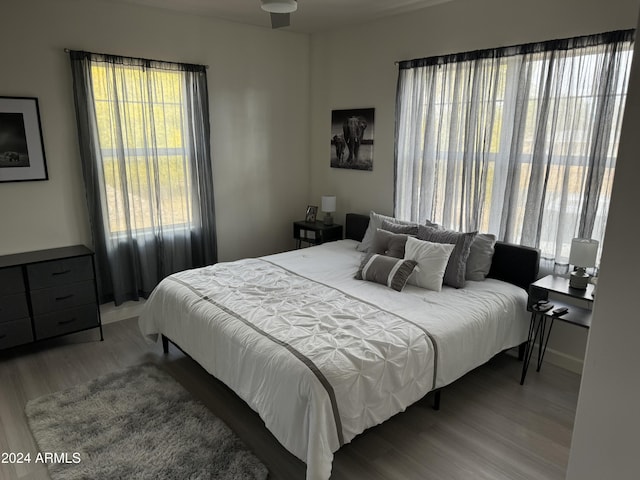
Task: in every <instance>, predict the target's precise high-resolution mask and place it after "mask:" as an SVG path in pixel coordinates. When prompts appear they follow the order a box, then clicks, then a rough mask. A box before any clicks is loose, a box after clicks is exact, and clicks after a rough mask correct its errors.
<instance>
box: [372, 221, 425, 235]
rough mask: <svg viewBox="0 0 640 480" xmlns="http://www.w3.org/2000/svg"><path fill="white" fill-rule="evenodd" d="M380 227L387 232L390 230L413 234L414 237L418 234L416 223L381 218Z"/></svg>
mask: <svg viewBox="0 0 640 480" xmlns="http://www.w3.org/2000/svg"><path fill="white" fill-rule="evenodd" d="M380 228H381V229H382V230H386V231H387V232H392V233H402V234H405V235H413V236H414V237H415V236H416V235H418V224H417V223H410V224H404V223H396V222H390V221H389V220H383V221H382V225H381V226H380Z"/></svg>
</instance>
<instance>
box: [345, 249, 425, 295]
mask: <svg viewBox="0 0 640 480" xmlns="http://www.w3.org/2000/svg"><path fill="white" fill-rule="evenodd" d="M416 265H417V263H416V262H415V261H414V260H404V259H401V258H393V257H387V256H385V255H378V254H377V253H367V255H365V257H364V260H363V261H362V264H361V265H360V268H359V269H358V273H356V277H355V278H356V280H366V281H368V282H375V283H380V284H381V285H386V286H387V287H389V288H393V289H394V290H396V291H398V292H400V291H402V289H403V288H404V286H405V285H406V284H407V279H408V278H409V275H411V272H413V269H414V268H415V267H416Z"/></svg>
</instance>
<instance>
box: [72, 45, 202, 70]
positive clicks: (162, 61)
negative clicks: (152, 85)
mask: <svg viewBox="0 0 640 480" xmlns="http://www.w3.org/2000/svg"><path fill="white" fill-rule="evenodd" d="M71 50H72V49H71V48H65V49H64V53H69V52H70V51H71ZM96 55H107V54H106V53H97V54H96ZM109 55H110V56H113V57H123V58H131V59H136V60H145V61H149V62H159V63H180V62H167V61H165V60H153V59H150V58H138V57H127V56H126V55H111V54H109ZM190 65H196V64H193V63H192V64H190ZM201 66H203V67H204V68H206V69H207V70H208V69H209V65H201Z"/></svg>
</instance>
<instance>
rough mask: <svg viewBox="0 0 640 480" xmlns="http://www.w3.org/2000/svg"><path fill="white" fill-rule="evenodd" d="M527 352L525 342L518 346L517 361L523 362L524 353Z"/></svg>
mask: <svg viewBox="0 0 640 480" xmlns="http://www.w3.org/2000/svg"><path fill="white" fill-rule="evenodd" d="M526 351H527V342H523V343H521V344H520V345H518V360H520V361H522V360H524V355H525V352H526Z"/></svg>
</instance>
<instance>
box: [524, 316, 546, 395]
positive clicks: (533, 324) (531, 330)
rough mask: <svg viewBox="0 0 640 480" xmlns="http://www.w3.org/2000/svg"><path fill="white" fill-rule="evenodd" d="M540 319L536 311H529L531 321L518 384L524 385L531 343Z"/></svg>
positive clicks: (531, 347)
mask: <svg viewBox="0 0 640 480" xmlns="http://www.w3.org/2000/svg"><path fill="white" fill-rule="evenodd" d="M541 323H542V322H541V320H539V319H538V315H537V314H536V312H532V313H531V323H530V324H529V336H528V337H527V344H526V347H525V351H524V361H523V362H522V376H521V377H520V385H524V379H525V378H526V376H527V370H528V369H529V363H530V362H531V356H532V355H533V345H534V343H535V340H536V337H537V336H538V333H539V331H540V324H541Z"/></svg>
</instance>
